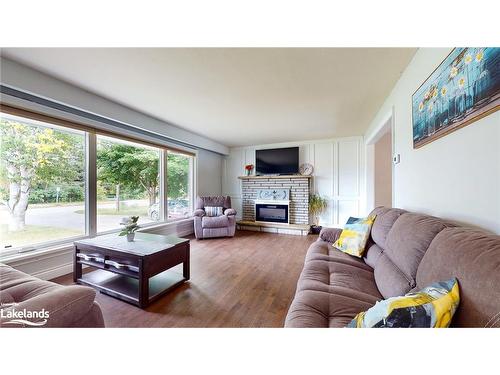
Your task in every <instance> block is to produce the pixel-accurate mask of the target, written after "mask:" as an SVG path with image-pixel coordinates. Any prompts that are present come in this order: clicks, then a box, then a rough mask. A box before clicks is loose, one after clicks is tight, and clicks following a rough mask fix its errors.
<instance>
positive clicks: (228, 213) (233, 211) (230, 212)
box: [224, 208, 236, 216]
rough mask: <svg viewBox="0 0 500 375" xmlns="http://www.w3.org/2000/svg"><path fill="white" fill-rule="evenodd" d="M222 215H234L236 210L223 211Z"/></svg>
mask: <svg viewBox="0 0 500 375" xmlns="http://www.w3.org/2000/svg"><path fill="white" fill-rule="evenodd" d="M224 215H226V216H229V215H236V210H235V209H234V208H228V209H226V210H225V211H224Z"/></svg>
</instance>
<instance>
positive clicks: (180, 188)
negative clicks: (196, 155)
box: [167, 151, 193, 220]
mask: <svg viewBox="0 0 500 375" xmlns="http://www.w3.org/2000/svg"><path fill="white" fill-rule="evenodd" d="M192 170H193V158H192V157H191V156H188V155H184V154H180V153H176V152H172V151H168V153H167V189H168V192H167V197H168V199H167V201H168V211H167V212H168V219H169V220H176V219H183V218H186V217H189V216H190V215H191V213H192V211H193V209H192V203H193V202H192V196H193V194H192V181H193V177H192Z"/></svg>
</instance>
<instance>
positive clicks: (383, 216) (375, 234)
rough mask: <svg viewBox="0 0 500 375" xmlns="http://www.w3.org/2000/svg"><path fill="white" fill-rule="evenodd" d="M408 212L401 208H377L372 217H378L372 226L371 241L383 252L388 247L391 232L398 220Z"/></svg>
mask: <svg viewBox="0 0 500 375" xmlns="http://www.w3.org/2000/svg"><path fill="white" fill-rule="evenodd" d="M405 212H406V211H405V210H401V209H399V208H387V207H377V208H375V209H374V210H373V211H372V212H371V213H370V216H372V215H373V216H376V219H375V222H374V223H373V226H372V231H371V239H372V240H373V242H375V243H376V244H377V245H378V246H380V248H381V249H382V250H383V249H385V247H386V239H387V235H388V234H389V231H390V230H391V228H392V226H393V225H394V223H395V222H396V220H397V219H398V218H399V217H400V216H401V215H402V214H404V213H405Z"/></svg>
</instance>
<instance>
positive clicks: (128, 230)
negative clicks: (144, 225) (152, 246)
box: [119, 216, 140, 242]
mask: <svg viewBox="0 0 500 375" xmlns="http://www.w3.org/2000/svg"><path fill="white" fill-rule="evenodd" d="M138 220H139V216H129V217H123V218H122V220H121V221H120V225H121V226H122V230H121V232H120V234H119V236H127V241H128V242H132V241H133V240H134V238H135V231H136V230H137V229H139V228H140V226H139V225H137V221H138Z"/></svg>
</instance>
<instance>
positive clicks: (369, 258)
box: [363, 243, 383, 268]
mask: <svg viewBox="0 0 500 375" xmlns="http://www.w3.org/2000/svg"><path fill="white" fill-rule="evenodd" d="M366 246H367V250H366V254H365V256H364V258H363V260H364V262H365V263H366V264H368V265H369V266H370V267H371V268H375V264H377V261H378V258H379V257H380V255H382V252H383V250H382V248H381V247H380V246H379V245H377V244H376V243H371V244H368V245H366Z"/></svg>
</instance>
